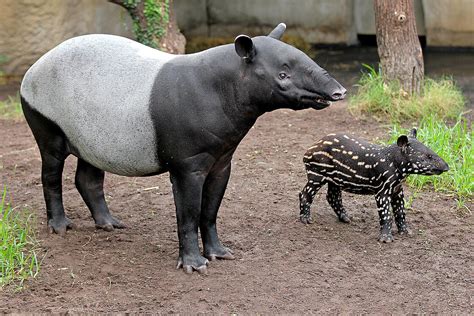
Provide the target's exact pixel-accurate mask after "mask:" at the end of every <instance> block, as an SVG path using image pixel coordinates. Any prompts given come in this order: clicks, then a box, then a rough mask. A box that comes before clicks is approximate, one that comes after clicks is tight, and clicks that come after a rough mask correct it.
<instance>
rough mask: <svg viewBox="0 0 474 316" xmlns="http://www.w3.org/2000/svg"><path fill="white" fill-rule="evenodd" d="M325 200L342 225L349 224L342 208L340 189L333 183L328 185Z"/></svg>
mask: <svg viewBox="0 0 474 316" xmlns="http://www.w3.org/2000/svg"><path fill="white" fill-rule="evenodd" d="M326 199H327V201H328V203H329V205H331V207H332V209H333V210H334V212H335V213H336V215H337V218H338V219H339V221H341V222H343V223H350V222H351V220H350V218H349V215H347V212H346V211H345V210H344V206H342V192H341V189H340V188H339V187H338V186H337V185H335V184H334V183H330V182H329V183H328V192H327V194H326Z"/></svg>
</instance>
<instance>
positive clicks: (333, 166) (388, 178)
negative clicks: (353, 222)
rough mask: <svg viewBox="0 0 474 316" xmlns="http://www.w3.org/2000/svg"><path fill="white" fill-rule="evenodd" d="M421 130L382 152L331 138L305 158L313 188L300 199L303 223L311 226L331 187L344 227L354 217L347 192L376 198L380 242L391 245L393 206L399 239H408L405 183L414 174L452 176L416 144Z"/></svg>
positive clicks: (349, 138) (360, 142) (353, 141)
mask: <svg viewBox="0 0 474 316" xmlns="http://www.w3.org/2000/svg"><path fill="white" fill-rule="evenodd" d="M416 133H417V131H416V129H413V130H412V131H411V133H410V134H409V135H408V136H406V135H401V136H400V137H398V140H397V143H396V144H392V145H389V146H379V145H375V144H371V143H368V142H366V141H365V140H362V139H359V138H354V137H352V136H348V135H346V134H342V133H341V134H329V135H327V136H325V137H323V138H322V139H321V140H319V141H318V142H317V143H316V144H314V145H313V146H311V147H310V148H309V149H308V151H307V152H306V154H305V155H304V158H303V161H304V164H305V167H306V173H307V176H308V182H307V183H306V185H305V186H304V188H303V190H302V191H301V193H300V220H301V221H302V222H303V223H305V224H309V223H311V221H312V220H311V211H310V207H311V203H312V202H313V199H314V196H315V195H316V193H317V192H318V191H319V189H320V188H321V187H322V186H323V185H325V184H327V185H328V191H327V195H326V198H327V201H328V202H329V204H330V205H331V207H332V208H333V210H334V212H335V213H336V215H337V217H338V218H339V220H340V221H341V222H345V223H348V222H349V221H350V219H349V215H348V214H347V212H346V210H345V209H344V207H343V205H342V191H347V192H351V193H355V194H373V195H375V201H376V202H377V207H378V210H379V218H380V235H379V241H381V242H391V241H392V240H393V236H392V217H391V215H390V206H392V211H393V214H394V215H395V222H396V224H397V228H398V232H399V233H400V234H408V233H409V230H408V226H407V224H406V221H405V202H404V199H403V187H402V181H403V180H404V179H405V178H406V177H407V176H408V175H410V174H422V175H437V174H441V173H443V172H446V171H448V170H449V167H448V165H447V164H446V162H445V161H444V160H443V159H442V158H441V157H439V156H438V155H437V154H436V153H435V152H433V151H432V150H431V149H429V148H428V147H427V146H425V145H424V144H422V143H421V142H420V141H418V140H417V138H416Z"/></svg>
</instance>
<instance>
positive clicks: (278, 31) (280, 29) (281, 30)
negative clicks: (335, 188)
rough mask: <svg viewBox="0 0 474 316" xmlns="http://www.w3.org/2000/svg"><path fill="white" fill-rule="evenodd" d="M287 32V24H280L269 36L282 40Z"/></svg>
mask: <svg viewBox="0 0 474 316" xmlns="http://www.w3.org/2000/svg"><path fill="white" fill-rule="evenodd" d="M285 30H286V24H285V23H280V24H278V25H277V27H275V28H274V29H273V31H271V32H270V34H268V36H269V37H273V38H275V39H280V38H281V37H282V35H283V33H285Z"/></svg>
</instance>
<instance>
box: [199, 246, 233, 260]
mask: <svg viewBox="0 0 474 316" xmlns="http://www.w3.org/2000/svg"><path fill="white" fill-rule="evenodd" d="M204 257H206V258H207V259H209V261H216V260H217V259H222V260H234V259H235V257H234V255H233V253H232V250H230V249H229V248H227V247H222V249H221V251H215V252H214V251H211V252H210V253H206V254H204Z"/></svg>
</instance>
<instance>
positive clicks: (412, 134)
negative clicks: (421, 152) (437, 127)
mask: <svg viewBox="0 0 474 316" xmlns="http://www.w3.org/2000/svg"><path fill="white" fill-rule="evenodd" d="M410 137H411V138H416V128H412V129H411V131H410Z"/></svg>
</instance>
